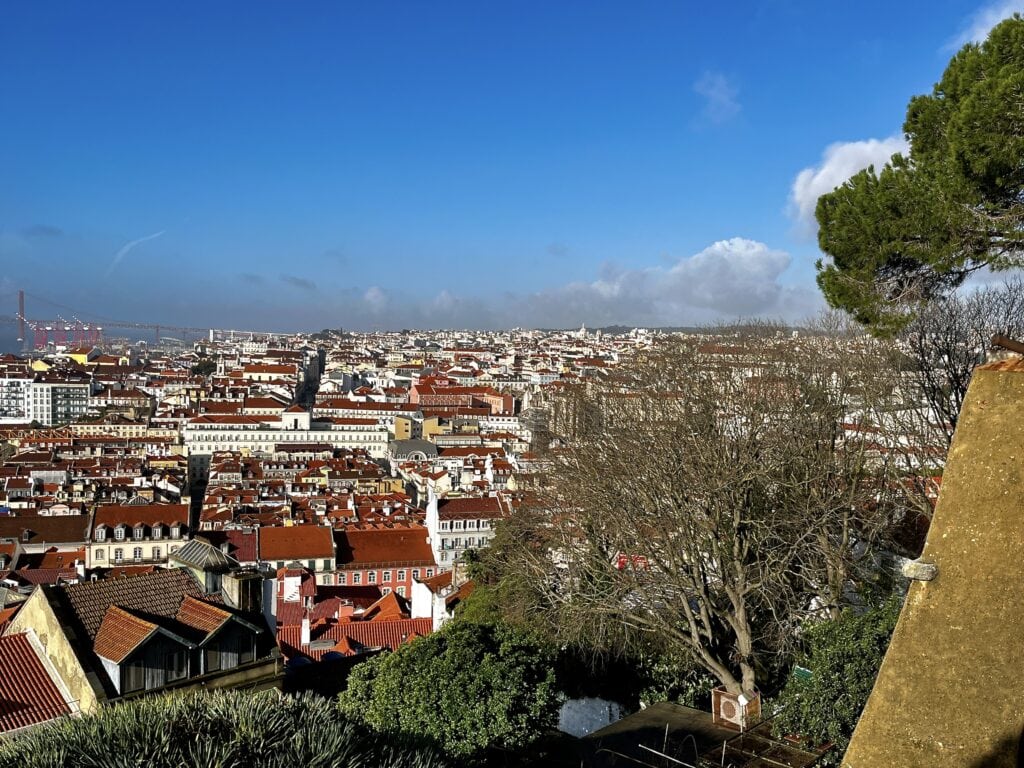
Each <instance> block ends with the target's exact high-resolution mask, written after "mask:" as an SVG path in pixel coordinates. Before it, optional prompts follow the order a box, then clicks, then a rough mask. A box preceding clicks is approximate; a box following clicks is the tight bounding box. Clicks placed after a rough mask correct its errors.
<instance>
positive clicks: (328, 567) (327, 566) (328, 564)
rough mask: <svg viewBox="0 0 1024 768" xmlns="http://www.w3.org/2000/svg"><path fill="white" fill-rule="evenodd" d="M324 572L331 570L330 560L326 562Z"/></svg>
mask: <svg viewBox="0 0 1024 768" xmlns="http://www.w3.org/2000/svg"><path fill="white" fill-rule="evenodd" d="M324 570H325V571H329V570H331V561H330V560H324Z"/></svg>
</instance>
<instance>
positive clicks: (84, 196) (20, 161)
mask: <svg viewBox="0 0 1024 768" xmlns="http://www.w3.org/2000/svg"><path fill="white" fill-rule="evenodd" d="M1022 5H1024V3H1021V2H1005V1H1004V2H999V3H997V4H995V5H991V4H990V5H979V4H978V3H972V2H964V1H962V0H929V1H928V2H906V3H891V2H859V3H838V2H821V0H804V1H798V0H775V1H768V0H765V1H764V2H749V3H740V4H736V3H732V4H724V3H723V4H712V3H703V4H698V3H682V2H642V1H640V0H635V1H633V2H629V3H612V2H594V0H589V1H588V2H572V1H571V0H559V2H556V3H551V2H517V3H479V2H465V3H456V2H451V3H448V2H434V3H424V2H390V3H342V2H330V3H315V2H303V3H269V2H266V3H265V2H252V1H251V0H250V2H245V3H242V2H238V3H232V2H218V3H188V2H185V3H175V4H171V3H164V4H156V3H137V2H132V3H115V2H104V3H77V4H74V5H72V4H57V3H52V4H49V3H7V4H4V5H3V6H2V8H0V118H2V119H0V315H6V314H12V313H13V309H14V299H13V292H14V291H15V290H16V289H18V288H24V289H25V290H26V291H28V292H29V293H30V294H32V295H33V296H39V297H44V298H46V299H48V300H50V301H53V302H57V303H59V304H63V305H66V306H69V307H73V308H76V309H80V310H81V311H82V313H83V314H82V316H83V317H86V316H87V315H86V314H85V313H89V312H91V313H94V314H95V315H101V316H105V317H114V318H118V319H131V320H149V321H153V322H157V321H159V322H165V323H183V324H189V325H207V324H213V325H217V326H218V327H227V326H231V327H255V328H264V329H281V330H286V329H300V328H322V327H327V326H331V327H336V326H345V327H350V328H375V327H376V328H401V327H410V326H420V327H452V326H455V327H472V326H484V327H508V326H513V325H520V326H553V325H554V326H569V325H578V324H579V323H580V322H586V323H587V324H588V325H600V324H605V323H627V324H644V325H684V324H693V323H700V322H708V321H714V320H717V319H728V318H731V317H735V316H737V315H746V316H750V315H766V316H772V317H784V318H787V319H798V318H799V317H801V316H803V315H805V314H807V313H808V312H811V311H813V310H814V309H815V308H816V307H817V306H819V304H820V299H819V298H818V296H817V291H816V289H815V287H814V282H813V274H814V270H813V263H814V260H815V258H817V250H816V247H815V244H814V237H813V225H812V224H811V223H810V222H809V220H808V211H809V210H810V209H811V207H812V206H813V199H814V197H815V196H816V195H817V194H820V193H821V192H823V191H826V190H827V188H830V186H832V185H834V184H836V183H839V182H841V181H842V179H843V178H844V175H845V174H848V173H850V172H852V171H853V170H856V169H857V168H858V167H861V166H863V165H864V164H866V163H867V162H872V161H873V162H880V161H883V160H884V159H885V158H886V157H887V156H888V154H890V153H891V152H892V151H894V150H896V149H899V141H900V140H899V132H900V126H901V124H902V120H903V113H904V110H905V107H906V103H907V100H908V99H909V98H910V96H911V95H913V94H915V93H919V92H923V91H926V90H929V89H930V88H931V86H932V84H933V83H934V82H935V81H936V80H937V79H938V77H939V76H940V75H941V72H942V69H943V67H944V66H945V63H946V62H947V61H948V59H949V56H950V54H951V52H952V50H954V49H955V47H956V45H957V44H958V43H959V42H962V41H964V40H967V39H971V38H972V37H974V38H977V37H978V36H983V35H984V32H985V30H986V29H987V27H988V26H991V24H992V23H993V22H994V21H995V20H997V19H998V18H1000V17H1003V16H1006V15H1009V13H1011V12H1012V11H1014V10H1018V9H1019V8H1020V7H1022ZM872 140H873V142H872ZM887 140H888V141H887ZM830 147H831V149H829V148H830ZM801 172H803V175H801ZM29 310H30V311H29V314H30V316H32V315H34V316H46V315H50V314H53V312H54V310H52V309H51V308H50V307H47V306H46V305H43V304H40V303H38V302H37V303H36V304H34V305H33V304H32V302H31V300H30V306H29ZM65 314H66V313H65ZM2 332H3V328H0V333H2Z"/></svg>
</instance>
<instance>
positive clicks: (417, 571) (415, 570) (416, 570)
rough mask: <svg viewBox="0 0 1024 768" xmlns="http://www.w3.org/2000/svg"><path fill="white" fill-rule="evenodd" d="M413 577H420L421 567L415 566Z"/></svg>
mask: <svg viewBox="0 0 1024 768" xmlns="http://www.w3.org/2000/svg"><path fill="white" fill-rule="evenodd" d="M412 577H413V578H414V579H418V578H419V577H420V569H419V568H413V569H412Z"/></svg>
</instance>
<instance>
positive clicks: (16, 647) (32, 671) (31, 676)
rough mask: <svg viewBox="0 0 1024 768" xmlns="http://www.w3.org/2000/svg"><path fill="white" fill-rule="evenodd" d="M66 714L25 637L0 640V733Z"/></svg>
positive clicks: (58, 695)
mask: <svg viewBox="0 0 1024 768" xmlns="http://www.w3.org/2000/svg"><path fill="white" fill-rule="evenodd" d="M69 713H70V709H69V708H68V704H67V702H66V701H65V700H64V697H63V696H62V695H61V692H60V689H59V688H58V687H57V684H56V683H55V682H54V681H53V679H52V678H51V677H50V675H49V673H48V672H47V669H46V666H45V664H44V662H43V660H42V659H41V658H40V656H39V654H38V653H37V652H36V650H35V648H33V646H32V643H31V641H30V640H29V637H28V635H26V634H23V633H22V634H16V635H8V636H6V637H0V733H3V732H5V731H13V730H15V729H17V728H25V727H27V726H30V725H35V724H37V723H43V722H46V721H47V720H53V719H54V718H56V717H60V716H61V715H66V714H69Z"/></svg>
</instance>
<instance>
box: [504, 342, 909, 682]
mask: <svg viewBox="0 0 1024 768" xmlns="http://www.w3.org/2000/svg"><path fill="white" fill-rule="evenodd" d="M761 330H763V329H761ZM882 345H883V343H882V342H878V341H876V340H873V339H869V338H867V337H863V336H856V337H854V336H843V335H841V334H840V335H830V336H822V337H818V338H810V339H799V340H792V339H786V340H780V339H778V338H776V337H775V336H774V335H768V334H764V333H757V334H756V335H754V336H751V335H749V333H748V334H745V335H743V336H742V337H740V338H734V339H733V338H730V339H728V340H726V341H724V342H722V341H718V340H714V339H712V340H708V339H703V340H700V339H698V340H687V339H674V340H672V341H671V342H668V343H666V344H663V345H661V346H660V347H659V348H658V349H656V350H655V351H654V352H652V353H650V354H648V355H646V356H644V357H642V358H638V359H637V360H635V361H633V363H632V364H631V365H629V366H624V367H623V368H622V369H621V370H622V371H623V375H620V376H619V377H617V378H616V379H614V380H605V381H600V382H590V383H588V384H587V385H586V386H585V387H581V388H578V389H576V390H575V391H573V392H572V393H571V397H572V407H573V408H584V409H585V411H586V413H587V414H589V417H588V419H587V422H586V427H587V428H586V429H583V430H579V431H578V432H577V433H576V434H575V435H574V436H573V439H572V440H571V441H569V442H568V445H567V447H565V448H564V449H562V450H559V451H556V452H554V453H552V455H551V456H550V462H549V469H548V471H547V472H546V473H544V476H543V477H542V478H541V482H540V485H539V487H538V488H537V489H536V492H535V498H534V502H533V503H532V504H531V505H529V507H528V508H527V509H524V510H523V511H522V512H521V513H520V514H518V515H516V516H514V517H513V519H512V520H510V521H509V523H508V525H506V526H505V527H504V530H503V531H502V532H501V534H500V535H499V540H498V542H497V545H496V546H495V548H494V551H493V554H492V556H491V557H492V558H497V559H499V560H501V561H502V565H503V570H504V571H506V572H507V573H513V574H515V576H516V578H517V579H518V580H519V582H520V584H525V585H527V587H528V589H527V590H526V594H528V599H529V600H530V601H531V603H530V605H529V606H528V607H527V609H526V613H527V615H533V616H535V617H536V618H537V619H538V620H540V619H544V620H546V621H548V622H549V626H550V627H551V628H552V629H553V630H554V631H555V632H557V634H558V635H559V636H560V637H561V638H562V639H564V640H567V641H579V642H581V643H586V644H594V643H597V644H600V645H603V646H605V647H623V646H625V645H628V644H631V643H639V644H643V645H645V646H651V645H654V646H661V647H662V648H664V649H665V650H675V651H684V652H686V653H688V654H689V655H690V656H691V657H692V658H693V659H694V660H695V661H696V662H697V663H699V664H700V665H701V666H702V667H703V668H704V669H706V670H707V671H708V672H710V673H711V674H712V675H714V676H715V677H716V678H717V679H718V680H719V681H721V683H722V684H723V685H724V686H725V687H726V688H728V689H729V690H730V691H732V692H734V693H740V692H744V693H747V694H752V693H754V691H755V689H756V688H757V685H758V680H759V678H760V677H761V676H763V675H764V673H765V672H766V671H768V670H771V669H773V668H777V666H778V665H779V663H780V661H781V660H782V659H783V657H784V656H785V655H786V653H787V650H788V647H789V645H790V643H791V642H793V636H794V632H793V630H794V628H795V627H796V625H797V624H798V623H799V621H800V620H801V619H802V618H803V617H805V616H806V615H807V614H808V613H809V612H812V611H816V612H819V613H820V612H821V611H828V612H832V611H837V610H838V608H839V606H840V604H841V602H842V599H843V593H844V590H846V589H848V587H849V584H850V582H851V579H853V578H854V576H855V568H856V560H857V558H856V554H857V549H858V548H860V549H863V548H864V547H867V546H869V545H870V543H871V542H872V541H873V539H874V537H875V535H876V533H877V531H878V529H879V527H880V526H881V524H882V523H883V522H884V520H885V519H886V517H887V512H888V509H887V504H888V503H889V498H888V491H889V489H890V488H891V487H892V483H891V482H890V477H889V474H888V473H889V471H890V466H889V463H888V458H887V454H886V452H885V451H878V450H876V448H877V446H876V445H875V443H874V441H873V439H872V437H871V424H870V416H869V414H870V413H871V412H872V409H873V408H874V407H875V405H876V403H878V402H881V401H883V400H884V399H885V398H886V397H887V396H888V395H889V394H891V391H892V386H893V377H892V376H891V375H890V373H889V372H890V371H891V367H890V365H889V360H888V358H887V356H886V355H887V350H882V348H881V347H882ZM883 352H884V353H885V354H883ZM570 421H571V422H572V423H576V422H574V421H572V420H570Z"/></svg>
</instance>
